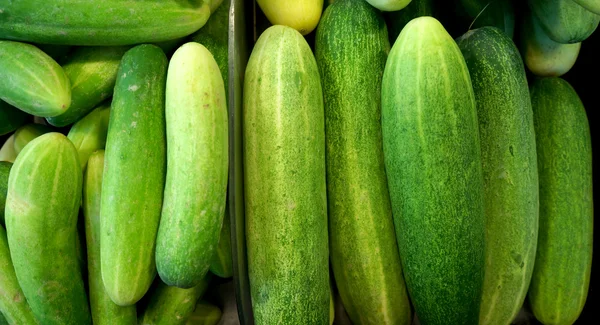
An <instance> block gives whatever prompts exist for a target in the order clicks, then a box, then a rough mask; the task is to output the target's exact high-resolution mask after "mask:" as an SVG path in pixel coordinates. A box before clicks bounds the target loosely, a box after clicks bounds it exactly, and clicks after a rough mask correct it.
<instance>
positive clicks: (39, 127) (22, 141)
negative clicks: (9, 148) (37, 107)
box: [14, 123, 52, 155]
mask: <svg viewBox="0 0 600 325" xmlns="http://www.w3.org/2000/svg"><path fill="white" fill-rule="evenodd" d="M48 132H52V128H51V127H48V126H46V125H43V124H35V123H30V124H26V125H23V126H22V127H20V128H18V129H17V131H15V140H14V141H15V143H14V147H15V152H16V153H17V155H18V154H19V153H20V152H21V150H23V148H25V146H26V145H27V144H28V143H29V142H31V141H32V140H33V139H35V138H37V137H39V136H41V135H43V134H46V133H48Z"/></svg>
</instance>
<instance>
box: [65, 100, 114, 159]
mask: <svg viewBox="0 0 600 325" xmlns="http://www.w3.org/2000/svg"><path fill="white" fill-rule="evenodd" d="M109 118H110V102H105V103H103V104H101V105H100V106H98V107H96V108H95V109H94V110H93V111H91V112H90V113H89V114H88V115H86V116H85V117H84V118H82V119H81V120H79V121H78V122H77V123H75V124H73V126H72V127H71V130H69V134H68V135H67V138H69V140H71V142H73V144H74V145H75V149H77V152H78V153H79V162H80V163H81V170H82V171H83V170H85V166H86V165H87V162H88V159H89V158H90V155H91V154H92V153H93V152H94V151H96V150H99V149H104V147H105V145H106V134H107V132H108V122H109Z"/></svg>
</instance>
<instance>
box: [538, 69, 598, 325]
mask: <svg viewBox="0 0 600 325" xmlns="http://www.w3.org/2000/svg"><path fill="white" fill-rule="evenodd" d="M531 103H532V106H533V113H534V115H533V116H534V123H535V132H536V141H537V157H538V170H539V178H540V229H539V241H538V247H537V255H536V259H535V266H534V270H533V278H532V280H531V286H530V288H529V302H530V304H531V309H532V310H533V314H534V315H535V317H536V318H537V319H538V320H539V321H540V322H542V323H544V324H573V323H574V322H575V320H577V318H578V317H579V315H580V313H581V311H582V309H583V306H584V304H585V302H586V299H587V295H588V288H589V282H590V272H591V265H592V246H593V226H594V212H593V193H592V144H591V136H590V128H589V123H588V120H587V116H586V112H585V108H584V107H583V104H582V102H581V100H580V99H579V96H578V95H577V93H576V92H575V90H574V89H573V87H572V86H571V85H570V84H569V83H568V82H566V81H565V80H563V79H560V78H543V79H536V80H535V81H534V82H533V83H532V85H531Z"/></svg>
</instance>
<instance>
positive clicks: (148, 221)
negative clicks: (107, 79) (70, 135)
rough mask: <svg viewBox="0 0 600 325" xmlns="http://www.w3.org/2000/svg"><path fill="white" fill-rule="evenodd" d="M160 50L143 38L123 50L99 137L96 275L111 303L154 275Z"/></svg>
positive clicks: (160, 154) (125, 301) (159, 193)
mask: <svg viewBox="0 0 600 325" xmlns="http://www.w3.org/2000/svg"><path fill="white" fill-rule="evenodd" d="M166 74H167V58H166V56H165V54H164V53H163V51H162V50H161V49H160V48H158V47H156V46H154V45H149V44H144V45H138V46H136V47H134V48H132V49H131V50H129V51H127V53H125V55H124V56H123V59H122V61H121V64H120V66H119V72H118V74H117V82H116V84H115V92H114V97H113V100H112V108H111V112H110V119H109V124H108V134H107V138H106V153H105V155H106V156H105V164H104V166H105V169H104V178H103V183H102V193H103V194H102V204H101V212H100V216H101V223H102V226H101V229H102V234H101V235H100V241H101V244H100V249H101V260H102V267H101V269H102V279H103V281H104V286H105V288H106V292H107V293H108V295H109V296H110V298H111V299H112V301H114V302H115V303H116V304H118V305H120V306H129V305H133V304H135V303H136V302H137V301H138V300H140V299H141V298H142V296H144V294H145V293H146V291H148V288H150V285H151V284H152V280H153V279H154V277H155V276H156V267H155V261H154V247H155V241H156V232H157V230H158V223H159V219H160V211H161V207H162V199H163V190H164V186H165V171H166V143H165V80H166Z"/></svg>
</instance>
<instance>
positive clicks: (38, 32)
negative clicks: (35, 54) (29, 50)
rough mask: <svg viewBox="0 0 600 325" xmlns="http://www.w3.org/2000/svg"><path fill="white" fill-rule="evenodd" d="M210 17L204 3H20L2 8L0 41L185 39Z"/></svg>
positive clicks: (149, 0)
mask: <svg viewBox="0 0 600 325" xmlns="http://www.w3.org/2000/svg"><path fill="white" fill-rule="evenodd" d="M157 13H160V19H157V16H156V14H157ZM209 16H210V1H209V0H195V1H180V0H161V1H154V0H129V1H123V0H103V1H101V2H98V1H92V0H85V1H69V0H48V1H38V0H19V1H11V2H9V3H7V4H5V5H3V8H2V13H0V39H9V40H19V41H26V42H36V43H42V44H58V45H79V46H94V45H100V46H113V45H133V44H141V43H153V42H162V41H167V40H171V39H175V38H179V37H183V36H187V35H190V34H192V33H193V32H195V31H197V30H198V29H200V28H201V27H202V26H204V24H205V23H206V21H207V20H208V17H209Z"/></svg>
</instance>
